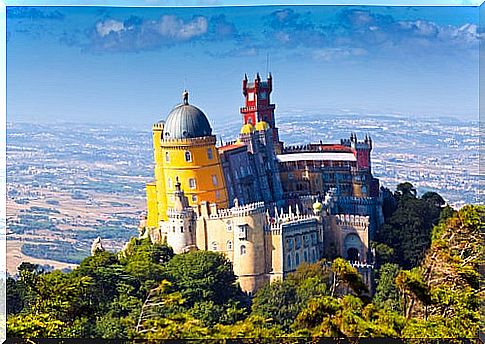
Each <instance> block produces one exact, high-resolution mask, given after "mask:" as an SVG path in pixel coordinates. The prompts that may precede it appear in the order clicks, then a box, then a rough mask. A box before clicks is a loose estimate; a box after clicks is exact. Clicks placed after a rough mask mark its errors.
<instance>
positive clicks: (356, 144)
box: [140, 74, 383, 293]
mask: <svg viewBox="0 0 485 344" xmlns="http://www.w3.org/2000/svg"><path fill="white" fill-rule="evenodd" d="M242 90H243V95H244V99H245V106H244V107H242V108H241V109H240V113H241V115H242V119H243V121H242V127H241V130H240V134H239V137H238V138H236V140H235V141H232V142H227V143H225V144H222V145H220V146H217V145H216V137H215V135H213V133H212V128H211V125H210V123H209V120H208V119H207V117H206V115H205V114H204V113H203V112H202V111H201V110H200V109H199V108H197V107H195V106H194V105H192V104H190V103H189V94H188V92H187V91H184V93H183V98H182V103H181V104H180V105H178V106H176V107H175V108H174V109H173V110H172V111H171V112H170V114H169V115H168V117H167V119H166V120H165V121H160V122H157V123H156V124H154V125H153V128H152V134H153V150H154V159H155V171H154V176H155V179H154V181H153V182H150V183H148V184H147V186H146V193H147V216H146V220H144V221H142V223H141V224H140V232H141V236H144V237H150V238H151V240H152V241H153V242H166V243H167V244H168V245H170V246H171V247H172V248H173V249H174V252H175V253H183V252H187V251H190V250H211V251H216V252H221V253H223V254H225V255H226V256H227V257H228V259H229V260H231V262H232V263H233V266H234V272H235V274H236V275H237V276H238V280H239V283H240V285H241V288H242V289H243V290H244V291H246V292H248V293H253V292H254V291H256V290H257V289H258V288H260V287H261V286H262V285H264V284H265V283H267V282H270V281H273V280H275V279H281V278H284V277H285V276H286V275H287V274H288V273H290V272H292V271H295V269H296V268H297V267H298V266H299V265H300V264H302V263H303V262H316V261H317V260H320V259H322V258H328V259H333V258H335V257H338V256H341V257H344V258H346V259H348V260H349V261H351V262H352V264H354V266H356V267H357V268H358V270H359V271H360V272H361V273H362V274H363V276H364V279H365V281H366V282H367V283H368V285H370V271H371V266H372V265H371V264H372V262H373V254H372V252H371V250H370V248H369V242H370V240H371V239H372V237H373V234H374V232H375V230H376V228H377V227H378V226H380V225H381V224H382V222H383V216H382V201H381V197H380V195H379V181H378V179H376V178H374V177H373V176H372V171H371V150H372V139H371V138H370V137H368V136H366V137H365V139H364V140H363V141H359V140H358V139H357V136H356V135H355V134H351V136H350V139H344V140H341V142H340V144H324V143H322V142H319V143H309V144H307V145H303V146H285V145H284V143H283V142H281V141H280V138H279V133H278V128H277V126H276V120H275V108H276V107H275V104H272V103H271V100H270V96H271V92H272V90H273V80H272V76H271V74H270V75H269V76H268V78H266V80H262V79H261V77H260V75H259V74H257V75H256V77H255V79H254V81H252V82H249V81H248V78H247V76H245V77H244V79H243V82H242Z"/></svg>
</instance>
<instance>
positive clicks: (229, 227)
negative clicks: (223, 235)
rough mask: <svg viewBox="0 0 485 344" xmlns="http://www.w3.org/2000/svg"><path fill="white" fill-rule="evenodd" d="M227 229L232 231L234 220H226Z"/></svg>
mask: <svg viewBox="0 0 485 344" xmlns="http://www.w3.org/2000/svg"><path fill="white" fill-rule="evenodd" d="M226 230H227V231H228V232H232V222H231V221H227V222H226Z"/></svg>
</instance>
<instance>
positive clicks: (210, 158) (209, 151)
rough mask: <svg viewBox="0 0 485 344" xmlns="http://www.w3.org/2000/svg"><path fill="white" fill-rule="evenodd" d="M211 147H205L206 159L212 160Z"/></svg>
mask: <svg viewBox="0 0 485 344" xmlns="http://www.w3.org/2000/svg"><path fill="white" fill-rule="evenodd" d="M212 158H213V156H212V148H207V159H209V160H212Z"/></svg>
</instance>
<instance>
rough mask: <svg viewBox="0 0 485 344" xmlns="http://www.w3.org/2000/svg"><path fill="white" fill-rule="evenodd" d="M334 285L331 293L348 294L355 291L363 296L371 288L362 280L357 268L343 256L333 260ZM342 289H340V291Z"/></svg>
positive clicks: (333, 294)
mask: <svg viewBox="0 0 485 344" xmlns="http://www.w3.org/2000/svg"><path fill="white" fill-rule="evenodd" d="M331 270H332V286H331V289H330V290H331V295H332V296H335V295H337V294H339V293H340V294H347V293H349V292H350V291H353V292H354V293H355V294H356V295H357V296H363V294H365V293H368V292H369V289H368V288H367V286H366V285H365V284H364V282H363V281H362V278H361V277H360V275H359V273H358V272H357V270H356V269H355V268H354V267H352V265H350V263H349V262H348V261H346V260H345V259H343V258H337V259H335V260H334V261H333V262H332V267H331ZM339 289H340V291H339Z"/></svg>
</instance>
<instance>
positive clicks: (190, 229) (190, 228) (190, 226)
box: [189, 225, 192, 233]
mask: <svg viewBox="0 0 485 344" xmlns="http://www.w3.org/2000/svg"><path fill="white" fill-rule="evenodd" d="M189 232H190V233H192V225H189Z"/></svg>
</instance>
